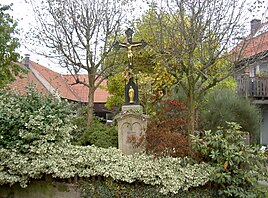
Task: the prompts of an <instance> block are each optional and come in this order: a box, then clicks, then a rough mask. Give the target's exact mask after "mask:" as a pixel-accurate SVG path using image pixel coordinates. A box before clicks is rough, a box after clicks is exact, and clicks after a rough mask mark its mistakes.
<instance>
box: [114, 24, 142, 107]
mask: <svg viewBox="0 0 268 198" xmlns="http://www.w3.org/2000/svg"><path fill="white" fill-rule="evenodd" d="M125 33H126V36H127V42H125V43H119V42H116V44H115V45H116V48H117V49H119V48H120V47H122V48H126V49H127V56H128V68H127V69H126V70H125V73H124V77H125V79H126V81H127V82H126V81H125V103H126V104H128V105H129V104H138V103H139V93H138V84H137V82H136V83H135V82H134V77H133V53H132V49H133V48H135V47H139V46H141V47H142V48H144V47H145V46H146V45H147V43H146V42H145V41H144V40H141V42H133V41H132V35H133V33H134V31H133V30H132V29H131V28H128V29H127V30H126V32H125Z"/></svg>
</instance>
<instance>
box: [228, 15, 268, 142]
mask: <svg viewBox="0 0 268 198" xmlns="http://www.w3.org/2000/svg"><path fill="white" fill-rule="evenodd" d="M234 52H237V53H239V56H238V57H239V60H240V61H239V64H238V67H241V68H243V69H242V70H241V71H240V72H238V73H236V75H235V77H236V79H237V81H238V88H237V93H238V94H239V95H241V96H245V97H249V98H251V99H252V100H253V102H254V103H255V104H257V105H258V106H259V107H260V108H261V111H262V122H261V129H260V143H261V144H266V145H267V144H268V22H265V23H262V22H261V20H258V19H254V20H252V21H251V33H250V35H249V36H248V37H246V38H245V39H244V40H243V41H242V42H240V44H238V45H237V46H236V47H235V48H234V49H233V50H232V51H231V53H234Z"/></svg>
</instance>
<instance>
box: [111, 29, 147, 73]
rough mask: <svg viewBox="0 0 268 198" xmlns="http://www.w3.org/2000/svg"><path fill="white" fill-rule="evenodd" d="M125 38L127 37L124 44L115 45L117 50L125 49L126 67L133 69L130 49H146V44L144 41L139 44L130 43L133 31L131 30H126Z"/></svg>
mask: <svg viewBox="0 0 268 198" xmlns="http://www.w3.org/2000/svg"><path fill="white" fill-rule="evenodd" d="M125 33H126V36H127V42H126V43H119V42H117V43H116V46H117V49H119V48H120V47H123V48H127V56H128V66H129V68H131V69H133V53H132V49H133V48H135V47H138V46H141V47H142V48H144V47H146V45H147V43H146V42H145V41H144V40H141V41H140V42H133V41H132V35H133V33H134V31H133V30H132V29H131V28H128V29H127V30H126V32H125Z"/></svg>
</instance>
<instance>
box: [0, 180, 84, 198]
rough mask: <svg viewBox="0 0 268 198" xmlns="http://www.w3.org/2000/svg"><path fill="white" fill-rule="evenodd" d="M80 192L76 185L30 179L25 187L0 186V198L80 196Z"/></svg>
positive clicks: (74, 197)
mask: <svg viewBox="0 0 268 198" xmlns="http://www.w3.org/2000/svg"><path fill="white" fill-rule="evenodd" d="M80 194H81V190H80V188H79V187H78V185H75V184H67V183H61V182H47V181H32V182H31V183H30V185H29V186H28V187H27V188H21V187H20V185H19V184H15V185H13V186H12V187H10V186H9V185H3V186H0V198H37V197H38V198H63V197H64V198H80Z"/></svg>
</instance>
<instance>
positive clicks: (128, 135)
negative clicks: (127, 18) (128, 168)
mask: <svg viewBox="0 0 268 198" xmlns="http://www.w3.org/2000/svg"><path fill="white" fill-rule="evenodd" d="M128 106H131V107H133V106H136V108H134V109H133V108H130V107H128ZM138 106H139V107H138ZM137 110H138V111H137ZM140 110H142V109H141V106H140V105H126V106H124V107H122V112H121V113H120V114H118V115H117V116H116V117H115V119H116V120H117V123H118V147H119V149H120V150H122V151H123V153H125V154H134V153H137V152H142V151H144V149H145V131H146V129H147V121H148V116H146V115H144V114H142V113H138V112H139V111H140Z"/></svg>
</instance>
